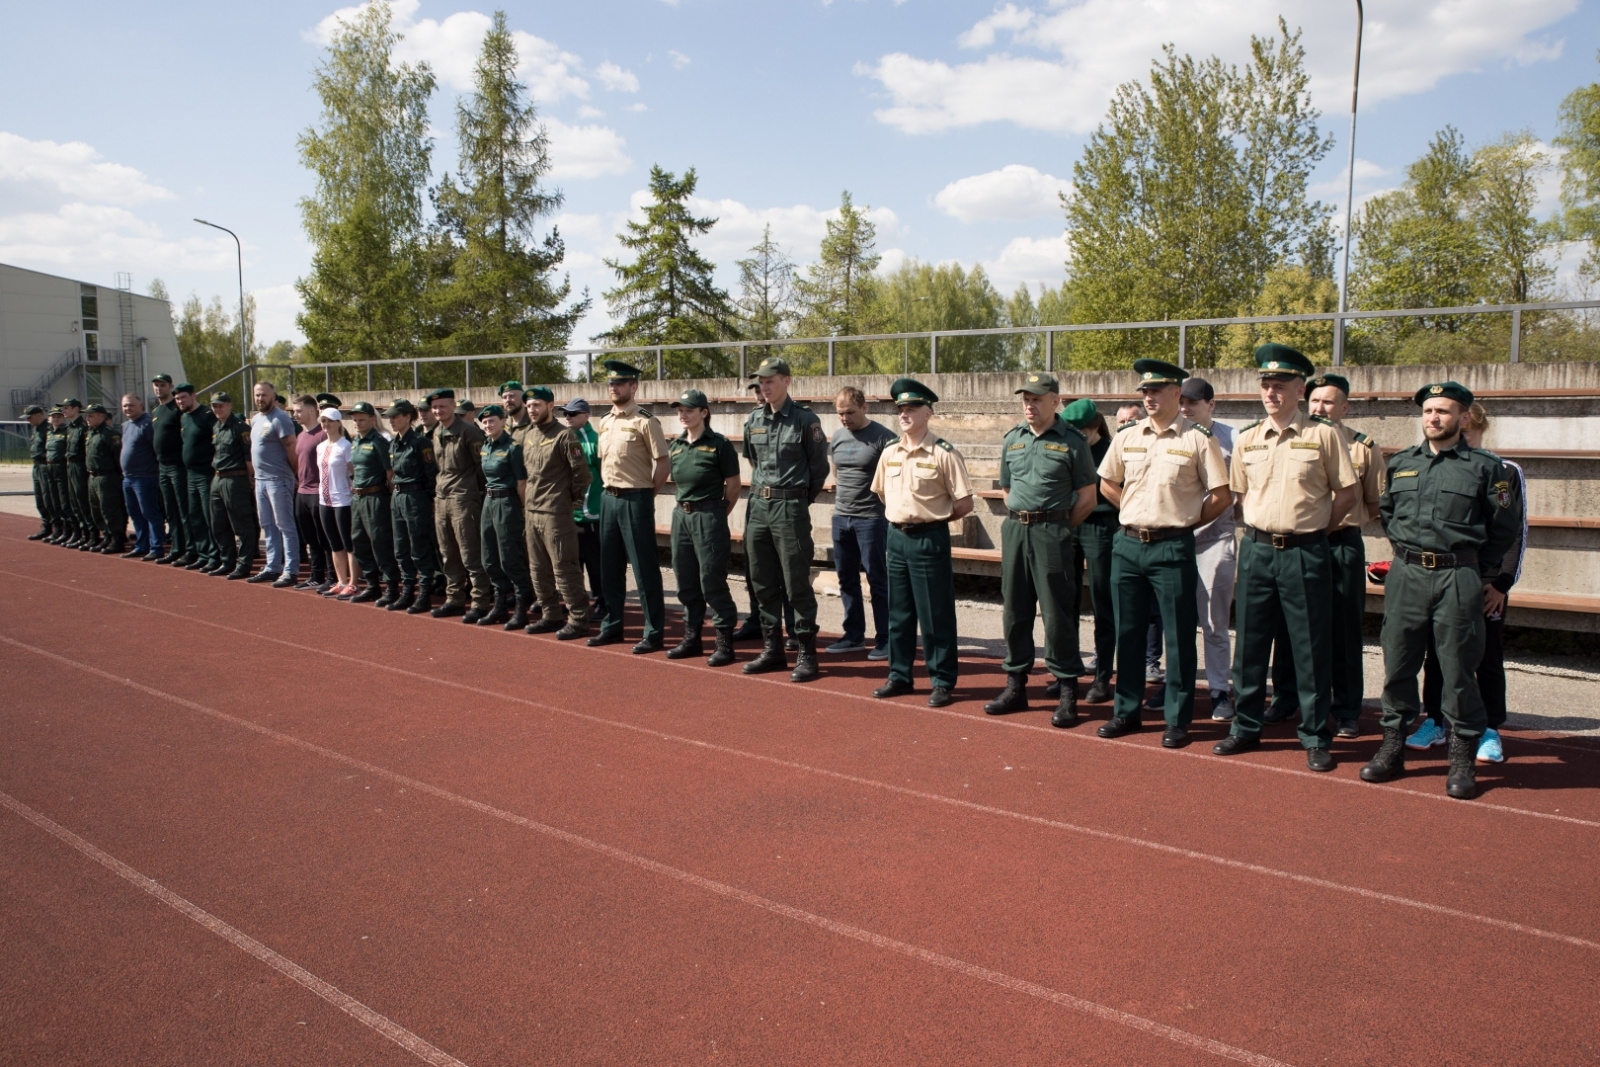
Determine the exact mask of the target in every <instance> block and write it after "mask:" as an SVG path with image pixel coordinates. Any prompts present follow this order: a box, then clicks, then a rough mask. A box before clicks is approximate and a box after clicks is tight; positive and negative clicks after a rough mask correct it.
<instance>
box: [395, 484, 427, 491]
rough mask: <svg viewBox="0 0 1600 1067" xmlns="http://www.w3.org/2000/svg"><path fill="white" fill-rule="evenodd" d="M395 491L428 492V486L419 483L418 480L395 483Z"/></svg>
mask: <svg viewBox="0 0 1600 1067" xmlns="http://www.w3.org/2000/svg"><path fill="white" fill-rule="evenodd" d="M394 491H395V492H397V493H426V492H427V491H428V487H427V486H425V485H418V484H417V483H416V482H402V483H399V484H396V485H395V487H394Z"/></svg>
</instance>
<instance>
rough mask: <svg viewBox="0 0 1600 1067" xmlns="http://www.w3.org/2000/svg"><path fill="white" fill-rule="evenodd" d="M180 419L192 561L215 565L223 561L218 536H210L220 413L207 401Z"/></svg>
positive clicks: (184, 519) (186, 523)
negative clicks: (213, 439)
mask: <svg viewBox="0 0 1600 1067" xmlns="http://www.w3.org/2000/svg"><path fill="white" fill-rule="evenodd" d="M179 422H180V424H181V427H182V436H183V471H184V476H185V478H186V479H187V489H188V491H187V492H186V494H185V496H184V507H183V522H184V525H185V526H187V527H188V528H189V553H188V555H189V556H191V557H193V558H192V559H191V560H190V562H191V563H198V564H199V565H200V566H201V567H202V568H206V567H214V566H216V565H217V564H218V563H220V562H222V553H221V552H219V551H218V550H217V539H216V538H215V537H213V536H211V482H212V480H213V479H212V470H211V460H212V459H213V457H214V456H215V455H216V446H215V445H213V444H212V440H211V438H212V435H213V434H214V433H215V432H216V429H217V416H216V413H215V412H213V411H212V410H211V409H210V408H208V407H206V406H205V405H204V404H197V405H196V406H195V407H193V408H191V409H190V410H188V411H185V412H184V413H183V418H182V419H180V420H179ZM186 558H187V557H186Z"/></svg>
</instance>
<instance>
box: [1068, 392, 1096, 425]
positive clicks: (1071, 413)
mask: <svg viewBox="0 0 1600 1067" xmlns="http://www.w3.org/2000/svg"><path fill="white" fill-rule="evenodd" d="M1099 414H1100V409H1099V408H1097V407H1095V406H1094V401H1093V400H1090V399H1089V398H1088V397H1083V398H1082V399H1080V400H1074V401H1073V402H1072V403H1070V404H1068V405H1067V406H1066V407H1064V408H1062V409H1061V417H1062V418H1063V419H1065V420H1066V421H1067V422H1069V423H1071V424H1072V425H1074V426H1076V427H1077V428H1078V429H1080V430H1081V429H1083V428H1084V427H1085V426H1088V425H1089V424H1090V423H1092V422H1094V420H1095V417H1096V416H1098V415H1099Z"/></svg>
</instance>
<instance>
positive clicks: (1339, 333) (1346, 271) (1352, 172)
mask: <svg viewBox="0 0 1600 1067" xmlns="http://www.w3.org/2000/svg"><path fill="white" fill-rule="evenodd" d="M1365 22H1366V12H1364V11H1363V10H1362V8H1361V0H1356V69H1355V75H1354V77H1353V78H1352V79H1351V81H1350V162H1349V164H1348V173H1347V174H1346V176H1345V177H1346V185H1345V192H1344V252H1343V259H1344V265H1343V266H1342V267H1341V268H1340V270H1339V316H1340V317H1339V318H1338V319H1337V320H1336V322H1337V327H1336V328H1335V330H1334V332H1333V365H1334V366H1336V367H1338V366H1342V365H1343V364H1344V326H1345V323H1344V313H1345V312H1346V311H1348V310H1349V309H1350V241H1351V240H1352V239H1353V238H1354V236H1355V222H1356V220H1355V205H1356V99H1357V97H1358V95H1359V94H1360V92H1361V30H1362V26H1363V24H1364V23H1365Z"/></svg>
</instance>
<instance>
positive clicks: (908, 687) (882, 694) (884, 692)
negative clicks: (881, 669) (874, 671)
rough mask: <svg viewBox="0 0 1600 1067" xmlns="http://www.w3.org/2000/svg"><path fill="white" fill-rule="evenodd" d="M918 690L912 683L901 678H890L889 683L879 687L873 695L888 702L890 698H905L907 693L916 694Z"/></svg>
mask: <svg viewBox="0 0 1600 1067" xmlns="http://www.w3.org/2000/svg"><path fill="white" fill-rule="evenodd" d="M916 689H917V687H916V686H914V685H912V684H911V683H910V682H907V681H902V680H901V679H899V678H890V679H889V680H888V681H887V682H884V683H883V684H882V685H880V686H878V688H876V689H874V690H873V691H872V695H873V696H875V697H877V698H878V699H879V700H888V699H889V698H890V697H898V696H904V695H905V694H907V693H914V692H916Z"/></svg>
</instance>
